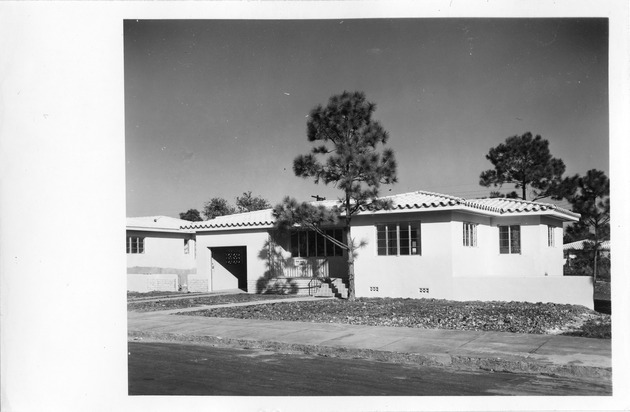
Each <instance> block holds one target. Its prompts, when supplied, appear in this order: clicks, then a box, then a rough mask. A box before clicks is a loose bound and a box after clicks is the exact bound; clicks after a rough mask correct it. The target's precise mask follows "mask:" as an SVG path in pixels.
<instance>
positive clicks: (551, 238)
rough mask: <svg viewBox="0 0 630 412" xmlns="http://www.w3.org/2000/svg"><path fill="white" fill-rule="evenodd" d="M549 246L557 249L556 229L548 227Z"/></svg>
mask: <svg viewBox="0 0 630 412" xmlns="http://www.w3.org/2000/svg"><path fill="white" fill-rule="evenodd" d="M547 246H548V247H556V233H555V227H553V226H551V225H547Z"/></svg>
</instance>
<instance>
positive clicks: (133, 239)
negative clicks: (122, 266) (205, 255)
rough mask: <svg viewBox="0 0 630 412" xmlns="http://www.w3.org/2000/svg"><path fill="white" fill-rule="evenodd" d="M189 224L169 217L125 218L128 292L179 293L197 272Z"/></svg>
mask: <svg viewBox="0 0 630 412" xmlns="http://www.w3.org/2000/svg"><path fill="white" fill-rule="evenodd" d="M188 223H190V222H188V221H186V220H181V219H175V218H172V217H168V216H144V217H129V218H127V236H126V252H127V289H128V290H130V291H138V292H146V291H151V290H166V291H170V290H174V291H176V290H178V289H179V288H180V287H181V286H182V285H186V284H187V283H188V279H187V277H188V275H189V274H193V273H195V272H196V270H197V262H196V259H195V233H194V232H193V231H190V230H182V229H181V227H182V226H183V225H185V224H188Z"/></svg>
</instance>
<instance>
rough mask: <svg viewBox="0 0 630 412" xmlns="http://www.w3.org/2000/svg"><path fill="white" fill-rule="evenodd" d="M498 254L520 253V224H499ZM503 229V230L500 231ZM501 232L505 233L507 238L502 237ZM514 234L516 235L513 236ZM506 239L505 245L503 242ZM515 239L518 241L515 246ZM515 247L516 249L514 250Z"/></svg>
mask: <svg viewBox="0 0 630 412" xmlns="http://www.w3.org/2000/svg"><path fill="white" fill-rule="evenodd" d="M498 228H499V254H500V255H520V254H521V253H522V242H521V225H499V226H498ZM502 230H504V231H502ZM503 233H507V238H506V239H503V238H502V237H503ZM515 234H516V237H515ZM505 240H507V245H505V246H504V244H503V242H504V241H505ZM515 241H516V242H517V243H518V244H517V245H516V247H515V245H514V243H515ZM515 249H518V250H517V251H515Z"/></svg>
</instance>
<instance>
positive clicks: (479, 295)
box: [453, 276, 593, 309]
mask: <svg viewBox="0 0 630 412" xmlns="http://www.w3.org/2000/svg"><path fill="white" fill-rule="evenodd" d="M453 299H454V300H459V301H465V300H481V301H492V300H500V301H508V302H509V301H516V302H533V303H537V302H543V303H547V302H551V303H561V304H571V305H582V306H586V307H587V308H589V309H593V279H592V278H591V277H588V276H544V277H509V278H508V277H492V278H490V277H474V278H469V277H458V278H453Z"/></svg>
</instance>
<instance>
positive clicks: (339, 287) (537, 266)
mask: <svg viewBox="0 0 630 412" xmlns="http://www.w3.org/2000/svg"><path fill="white" fill-rule="evenodd" d="M387 198H389V199H391V200H392V202H393V206H394V207H393V209H391V210H380V211H368V210H363V211H361V213H360V214H358V215H356V216H354V217H353V219H352V227H351V236H352V237H353V238H354V239H355V240H356V241H357V242H358V241H362V240H363V241H365V242H366V244H367V246H365V247H363V248H361V249H359V250H357V257H356V260H355V286H356V296H357V297H402V298H437V299H453V300H486V301H487V300H504V301H511V300H513V301H530V302H555V303H571V304H581V305H584V306H587V307H589V308H592V307H593V286H592V279H591V278H587V277H565V276H563V253H562V252H563V249H562V237H563V229H562V228H563V223H565V222H574V221H577V220H578V219H579V215H577V214H575V213H573V212H570V211H568V210H565V209H561V208H559V207H557V206H556V205H553V204H547V203H537V202H527V201H522V200H516V199H505V198H491V199H469V200H466V199H463V198H458V197H453V196H448V195H442V194H437V193H430V192H424V191H418V192H411V193H405V194H401V195H395V196H389V197H387ZM327 203H328V204H332V203H331V202H327ZM271 212H272V211H271V209H266V210H260V211H255V212H249V213H241V214H235V215H229V216H221V217H217V218H214V219H212V220H208V221H203V222H186V223H185V224H183V225H182V226H181V230H182V233H184V231H194V232H195V239H196V244H197V257H196V273H197V275H196V276H198V277H199V278H200V279H207V282H208V290H211V291H217V290H225V289H235V288H239V289H241V290H243V291H246V292H248V293H263V292H266V291H270V290H271V291H274V290H283V291H286V292H288V293H301V294H309V293H310V294H314V293H319V292H320V291H321V290H332V291H334V292H339V293H341V294H343V293H344V291H345V287H344V284H345V281H346V279H347V264H346V261H347V255H346V252H345V251H343V250H342V249H341V248H339V247H337V246H335V245H334V244H333V243H332V242H330V241H327V240H326V239H325V238H323V237H322V236H319V235H317V234H316V233H314V232H310V231H306V230H301V229H299V228H296V229H295V230H293V231H292V232H291V233H284V234H281V233H278V232H276V231H275V230H274V229H273V222H274V219H273V216H272V213H271ZM326 230H328V233H329V234H330V235H331V236H334V237H335V238H336V239H339V240H342V241H344V242H345V239H346V236H347V234H346V233H343V230H342V229H341V228H340V227H329V228H327V229H326Z"/></svg>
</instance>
